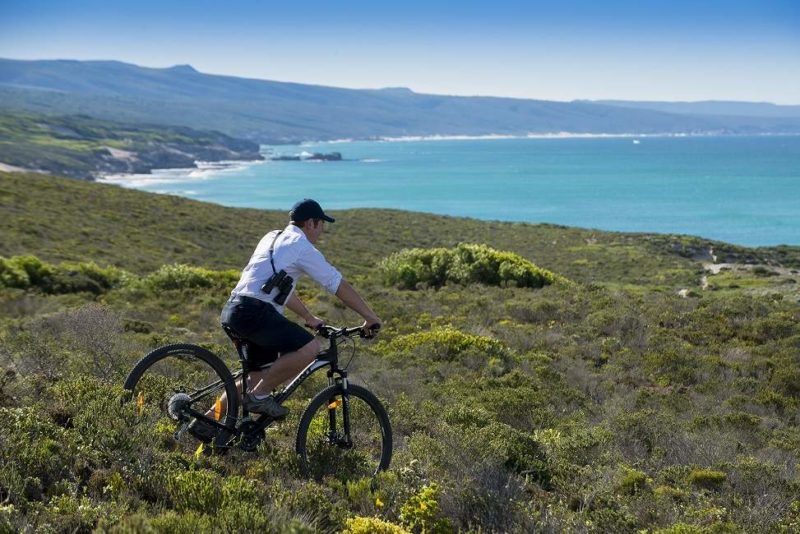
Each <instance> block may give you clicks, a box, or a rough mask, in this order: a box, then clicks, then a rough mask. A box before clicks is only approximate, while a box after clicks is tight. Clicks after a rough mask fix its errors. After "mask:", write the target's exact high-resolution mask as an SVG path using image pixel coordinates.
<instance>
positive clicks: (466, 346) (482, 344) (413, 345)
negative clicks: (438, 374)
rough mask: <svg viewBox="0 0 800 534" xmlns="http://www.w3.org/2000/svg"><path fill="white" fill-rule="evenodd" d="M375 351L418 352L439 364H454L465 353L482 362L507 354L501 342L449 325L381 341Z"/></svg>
mask: <svg viewBox="0 0 800 534" xmlns="http://www.w3.org/2000/svg"><path fill="white" fill-rule="evenodd" d="M378 350H380V351H382V352H389V353H400V354H403V355H411V354H420V353H421V354H424V355H426V356H427V357H429V358H431V359H434V360H440V361H454V360H456V359H458V358H460V357H461V356H463V355H464V354H465V353H475V354H479V355H481V357H482V358H483V359H484V361H488V360H489V358H491V357H501V358H508V357H509V356H510V354H511V351H510V349H509V348H508V347H506V346H505V345H504V344H503V343H502V342H501V341H498V340H496V339H493V338H491V337H486V336H478V335H475V334H469V333H466V332H462V331H460V330H457V329H455V328H453V327H451V326H445V327H436V328H433V329H432V330H428V331H426V332H418V333H414V334H406V335H402V336H397V337H396V338H394V339H392V340H391V341H389V342H383V343H382V344H381V345H379V347H378Z"/></svg>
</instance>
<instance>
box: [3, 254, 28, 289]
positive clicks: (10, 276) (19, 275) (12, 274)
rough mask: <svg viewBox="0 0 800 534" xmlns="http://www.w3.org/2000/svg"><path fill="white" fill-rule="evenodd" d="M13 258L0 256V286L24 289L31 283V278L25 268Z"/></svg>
mask: <svg viewBox="0 0 800 534" xmlns="http://www.w3.org/2000/svg"><path fill="white" fill-rule="evenodd" d="M15 260H16V258H11V259H7V258H3V257H0V287H16V288H19V289H26V288H27V287H29V286H30V285H31V279H30V277H29V276H28V272H27V271H26V270H25V268H24V267H23V266H22V265H20V264H19V262H17V261H15Z"/></svg>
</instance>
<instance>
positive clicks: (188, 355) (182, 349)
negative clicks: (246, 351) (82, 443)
mask: <svg viewBox="0 0 800 534" xmlns="http://www.w3.org/2000/svg"><path fill="white" fill-rule="evenodd" d="M124 387H125V390H126V393H127V395H126V397H127V398H128V399H129V400H130V401H132V402H135V403H136V406H137V411H138V413H139V416H140V417H141V421H142V422H143V423H145V424H148V425H151V426H152V427H153V428H154V429H158V430H160V431H162V432H164V431H168V432H171V433H172V434H173V435H174V437H175V439H176V440H177V441H178V443H179V444H180V446H181V447H182V448H184V449H186V450H193V449H195V448H196V447H197V444H198V441H197V439H196V438H195V437H194V436H192V435H191V433H190V432H188V431H187V427H188V425H189V423H191V421H192V420H193V419H194V418H195V416H194V415H193V414H192V412H195V413H199V414H205V413H206V411H207V410H209V409H210V408H212V409H214V412H213V414H214V415H213V417H211V418H210V419H215V420H216V421H218V422H219V423H221V424H223V425H225V426H228V427H230V428H233V427H234V426H235V424H236V415H237V413H238V410H239V404H238V402H239V400H238V393H237V389H236V382H235V381H234V379H233V377H232V376H231V373H230V371H229V370H228V368H227V366H226V365H225V364H224V363H223V362H222V360H220V359H219V358H218V357H217V356H215V355H214V354H212V353H211V352H209V351H208V350H206V349H204V348H202V347H198V346H196V345H189V344H177V345H167V346H164V347H159V348H157V349H155V350H154V351H152V352H150V353H149V354H148V355H147V356H145V357H144V358H142V359H141V360H140V361H139V363H137V364H136V365H135V366H134V368H133V370H132V371H131V372H130V374H129V375H128V377H127V379H126V380H125V386H124ZM223 394H224V395H225V396H226V397H227V402H226V403H225V404H226V405H227V406H222V404H223V402H222V396H223ZM217 430H218V432H217V437H216V439H214V440H213V442H212V444H213V445H215V446H217V447H221V446H224V445H227V443H228V441H230V438H231V437H232V435H233V434H232V433H231V432H229V431H225V430H222V429H217Z"/></svg>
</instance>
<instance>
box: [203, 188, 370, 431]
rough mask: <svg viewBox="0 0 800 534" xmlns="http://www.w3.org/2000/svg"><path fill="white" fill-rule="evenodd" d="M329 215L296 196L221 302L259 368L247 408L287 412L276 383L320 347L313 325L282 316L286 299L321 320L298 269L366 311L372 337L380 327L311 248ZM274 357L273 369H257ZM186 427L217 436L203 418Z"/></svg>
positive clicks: (316, 322) (313, 320) (227, 322)
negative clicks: (306, 299)
mask: <svg viewBox="0 0 800 534" xmlns="http://www.w3.org/2000/svg"><path fill="white" fill-rule="evenodd" d="M326 222H328V223H332V222H334V218H333V217H330V216H329V215H327V214H326V213H325V212H324V211H323V210H322V207H320V205H319V204H318V203H317V202H316V201H314V200H311V199H308V198H306V199H303V200H301V201H299V202H297V203H296V204H295V205H294V206H293V207H292V209H291V211H290V212H289V224H288V225H287V226H286V228H284V229H283V230H280V231H279V230H274V231H272V232H269V233H267V234H266V235H265V236H264V237H263V238H262V239H261V241H260V242H259V244H258V246H257V247H256V250H255V252H253V255H252V256H251V258H250V261H249V262H248V264H247V266H246V267H245V268H244V270H243V271H242V274H241V278H240V279H239V283H238V284H237V285H236V287H235V288H234V289H233V291H232V293H231V297H230V299H228V302H227V303H226V304H225V306H224V308H223V309H222V314H221V315H220V321H221V322H222V324H223V325H224V326H226V327H228V328H230V329H231V330H233V331H234V332H235V333H236V334H237V335H239V336H241V337H242V338H244V339H246V340H248V341H249V342H250V343H251V351H250V352H251V353H252V354H250V355H249V356H248V358H249V361H248V363H249V364H250V366H251V368H252V369H254V370H253V371H251V372H250V379H249V385H250V390H249V391H248V392H246V393H245V395H244V398H243V400H242V402H243V406H244V407H245V409H247V410H248V411H250V412H254V413H264V414H267V415H269V416H270V417H273V418H279V417H285V416H286V414H287V413H288V410H287V409H286V408H284V407H283V406H281V405H279V404H278V403H277V402H276V401H275V399H274V397H273V396H272V395H271V392H272V390H273V389H275V388H276V387H277V386H278V385H279V384H281V383H283V382H284V381H286V380H288V379H289V378H292V377H293V376H295V375H297V374H298V373H299V372H300V371H301V370H302V369H303V368H304V367H306V366H307V365H308V364H309V363H311V362H312V361H313V360H314V358H315V357H316V356H317V354H319V352H320V350H321V346H320V343H319V341H318V340H317V339H316V338H315V337H314V336H313V335H312V334H311V333H310V332H309V331H307V330H304V329H303V328H302V327H300V326H299V325H297V324H296V323H293V322H292V321H289V320H288V319H286V318H285V317H284V316H283V312H284V306H285V307H287V308H289V309H290V310H292V311H293V312H294V313H295V314H297V315H298V316H300V317H301V318H302V319H303V321H304V322H305V325H306V326H307V327H308V328H311V329H316V328H318V327H319V326H320V325H322V324H324V321H323V320H322V319H320V318H319V317H316V316H315V315H313V314H312V313H311V312H309V311H308V308H306V306H305V305H304V304H303V302H302V301H301V300H300V299H299V298H298V297H297V295H296V294H295V292H294V289H295V286H296V284H297V281H298V279H299V278H300V277H301V276H303V275H308V276H309V277H311V278H312V279H313V280H314V281H315V282H317V283H318V284H320V285H321V286H322V287H324V288H325V289H326V290H327V291H329V292H330V293H332V294H334V295H336V296H337V297H338V298H339V299H340V300H341V301H342V302H344V304H345V305H347V306H348V307H349V308H350V309H352V310H353V311H355V312H356V313H358V314H359V315H361V317H363V319H364V324H363V325H362V329H363V331H364V334H365V335H366V336H370V337H371V336H372V335H373V334H374V333H375V332H376V331H377V330H378V328H380V325H381V320H380V319H379V318H378V316H377V315H376V314H375V312H374V311H372V309H371V308H370V307H369V305H368V304H367V303H366V302H365V301H364V299H363V298H361V296H360V295H359V294H358V292H357V291H356V290H355V288H353V286H352V285H350V284H349V283H348V282H347V281H346V280H345V279H344V278H342V275H341V274H340V273H339V271H337V270H336V269H335V268H334V267H333V266H332V265H330V264H329V263H328V262H327V261H326V260H325V258H324V256H323V255H322V254H321V253H320V252H319V250H317V249H316V247H314V244H315V243H316V242H317V241H318V240H319V237H320V235H322V233H323V232H324V230H325V223H326ZM279 273H284V276H283V277H282V279H283V280H284V281H283V282H282V283H281V282H276V277H277V278H281V275H280V274H279ZM286 278H288V281H285V280H286ZM268 282H273V284H272V285H270V284H269V283H268ZM262 289H263V290H262ZM267 291H268V292H267ZM252 345H255V347H253V346H252ZM270 363H271V364H272V365H271V366H270V367H269V368H268V369H261V370H259V368H263V367H264V366H266V365H267V364H270ZM224 400H225V399H223V402H224ZM211 412H212V411H211V410H209V415H210V414H211ZM189 431H190V432H191V433H192V435H194V436H195V437H197V438H199V439H202V440H204V441H209V440H210V439H213V438H214V436H215V435H216V429H215V428H214V427H213V426H212V425H210V424H208V423H205V422H204V421H202V420H195V421H193V422H192V424H191V425H190V426H189Z"/></svg>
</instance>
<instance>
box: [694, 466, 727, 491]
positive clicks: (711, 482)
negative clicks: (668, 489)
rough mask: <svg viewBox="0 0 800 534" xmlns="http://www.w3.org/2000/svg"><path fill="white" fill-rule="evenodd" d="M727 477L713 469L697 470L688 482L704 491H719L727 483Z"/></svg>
mask: <svg viewBox="0 0 800 534" xmlns="http://www.w3.org/2000/svg"><path fill="white" fill-rule="evenodd" d="M726 478H727V475H726V474H725V473H723V472H722V471H715V470H713V469H695V470H693V471H692V472H691V473H689V476H688V477H687V479H686V481H687V482H689V484H691V485H692V486H695V487H698V488H703V489H718V488H719V487H720V486H722V484H723V483H724V482H725V479H726Z"/></svg>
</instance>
